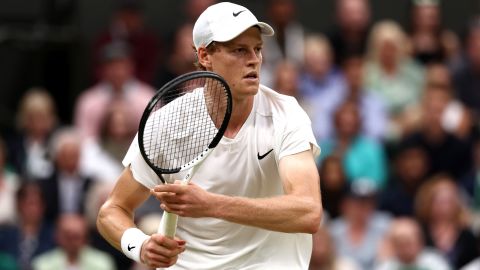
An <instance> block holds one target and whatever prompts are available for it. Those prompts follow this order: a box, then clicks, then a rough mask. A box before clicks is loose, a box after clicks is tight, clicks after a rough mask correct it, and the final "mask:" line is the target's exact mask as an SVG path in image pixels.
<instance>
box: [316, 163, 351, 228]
mask: <svg viewBox="0 0 480 270" xmlns="http://www.w3.org/2000/svg"><path fill="white" fill-rule="evenodd" d="M319 174H320V190H321V191H322V206H323V209H324V210H326V212H327V213H328V216H329V217H330V218H332V219H335V218H337V217H338V216H339V215H340V205H341V202H342V200H343V195H344V194H345V189H346V187H347V184H348V183H347V179H346V177H345V172H344V171H343V165H342V160H341V159H340V158H338V157H336V156H329V157H327V158H325V160H324V161H323V162H322V166H320V173H319ZM324 214H325V212H324Z"/></svg>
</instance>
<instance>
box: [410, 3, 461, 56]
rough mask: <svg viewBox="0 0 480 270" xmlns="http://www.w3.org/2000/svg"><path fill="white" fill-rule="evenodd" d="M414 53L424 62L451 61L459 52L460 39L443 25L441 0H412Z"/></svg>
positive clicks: (411, 25)
mask: <svg viewBox="0 0 480 270" xmlns="http://www.w3.org/2000/svg"><path fill="white" fill-rule="evenodd" d="M411 2H412V4H411V8H410V31H409V35H410V39H411V41H412V54H413V56H414V57H415V59H416V60H417V61H419V62H420V63H422V64H429V63H432V62H444V63H445V62H449V61H450V60H452V59H453V58H455V57H456V56H457V54H458V53H459V40H458V37H457V36H456V35H455V33H453V32H452V31H449V30H447V29H445V28H444V27H443V26H442V14H441V5H440V4H441V1H440V0H411Z"/></svg>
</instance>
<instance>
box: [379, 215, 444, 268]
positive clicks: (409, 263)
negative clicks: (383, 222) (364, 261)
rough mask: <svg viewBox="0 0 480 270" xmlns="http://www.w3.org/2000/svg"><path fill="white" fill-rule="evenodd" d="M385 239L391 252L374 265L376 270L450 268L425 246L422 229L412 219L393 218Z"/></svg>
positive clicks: (439, 256)
mask: <svg viewBox="0 0 480 270" xmlns="http://www.w3.org/2000/svg"><path fill="white" fill-rule="evenodd" d="M386 241H387V246H388V247H389V249H390V252H391V254H389V255H387V257H386V258H385V259H384V261H383V262H381V263H380V264H379V265H378V266H377V267H375V269H376V270H398V269H425V270H449V269H451V268H450V266H449V265H448V263H447V262H446V261H445V260H444V259H443V258H442V256H441V255H440V254H438V252H436V251H434V250H431V249H428V248H425V246H424V242H423V234H422V230H421V228H420V226H419V225H418V223H417V222H416V221H415V220H414V219H409V218H400V219H396V220H393V221H392V224H391V225H390V229H389V232H388V235H387V237H386Z"/></svg>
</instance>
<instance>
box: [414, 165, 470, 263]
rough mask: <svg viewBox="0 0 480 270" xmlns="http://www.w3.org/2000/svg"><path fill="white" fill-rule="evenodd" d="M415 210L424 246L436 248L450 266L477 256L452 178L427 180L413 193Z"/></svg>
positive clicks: (464, 210)
mask: <svg viewBox="0 0 480 270" xmlns="http://www.w3.org/2000/svg"><path fill="white" fill-rule="evenodd" d="M415 212H416V216H417V218H418V219H419V221H420V222H421V224H422V226H423V228H424V233H425V235H426V244H427V246H430V247H434V248H436V249H438V250H439V251H440V253H441V254H442V255H443V257H444V258H445V259H446V260H447V261H448V262H449V264H450V265H451V267H452V268H454V269H459V268H461V267H462V266H464V265H466V264H467V263H469V262H470V261H472V260H474V259H475V258H476V257H477V256H478V251H477V246H476V239H475V236H474V235H473V233H472V232H471V231H470V229H469V228H468V212H467V210H466V207H465V205H464V204H463V202H462V201H461V199H460V193H459V190H458V187H457V186H456V184H455V182H454V181H453V179H451V178H450V177H448V176H445V175H439V176H436V177H434V178H432V179H430V180H428V182H427V183H425V185H423V186H422V187H421V188H420V190H419V192H418V194H417V198H416V201H415Z"/></svg>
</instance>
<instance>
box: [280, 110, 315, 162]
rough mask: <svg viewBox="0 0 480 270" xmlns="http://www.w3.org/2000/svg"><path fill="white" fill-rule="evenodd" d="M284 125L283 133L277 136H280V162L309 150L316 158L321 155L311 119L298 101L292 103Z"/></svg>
mask: <svg viewBox="0 0 480 270" xmlns="http://www.w3.org/2000/svg"><path fill="white" fill-rule="evenodd" d="M282 122H283V121H282ZM283 123H284V126H283V128H282V129H281V130H283V132H282V133H281V134H277V136H280V138H279V139H280V140H279V141H280V144H279V152H278V160H280V159H282V158H283V157H284V156H288V155H294V154H297V153H300V152H303V151H307V150H312V152H313V155H314V158H316V157H317V156H319V155H320V147H319V146H318V144H317V141H316V139H315V136H314V135H313V130H312V124H311V121H310V118H309V117H308V115H307V114H306V113H305V111H304V110H303V109H302V108H301V107H300V105H298V103H297V102H296V101H295V102H292V103H291V111H290V113H289V115H288V117H286V119H284V122H283Z"/></svg>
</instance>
